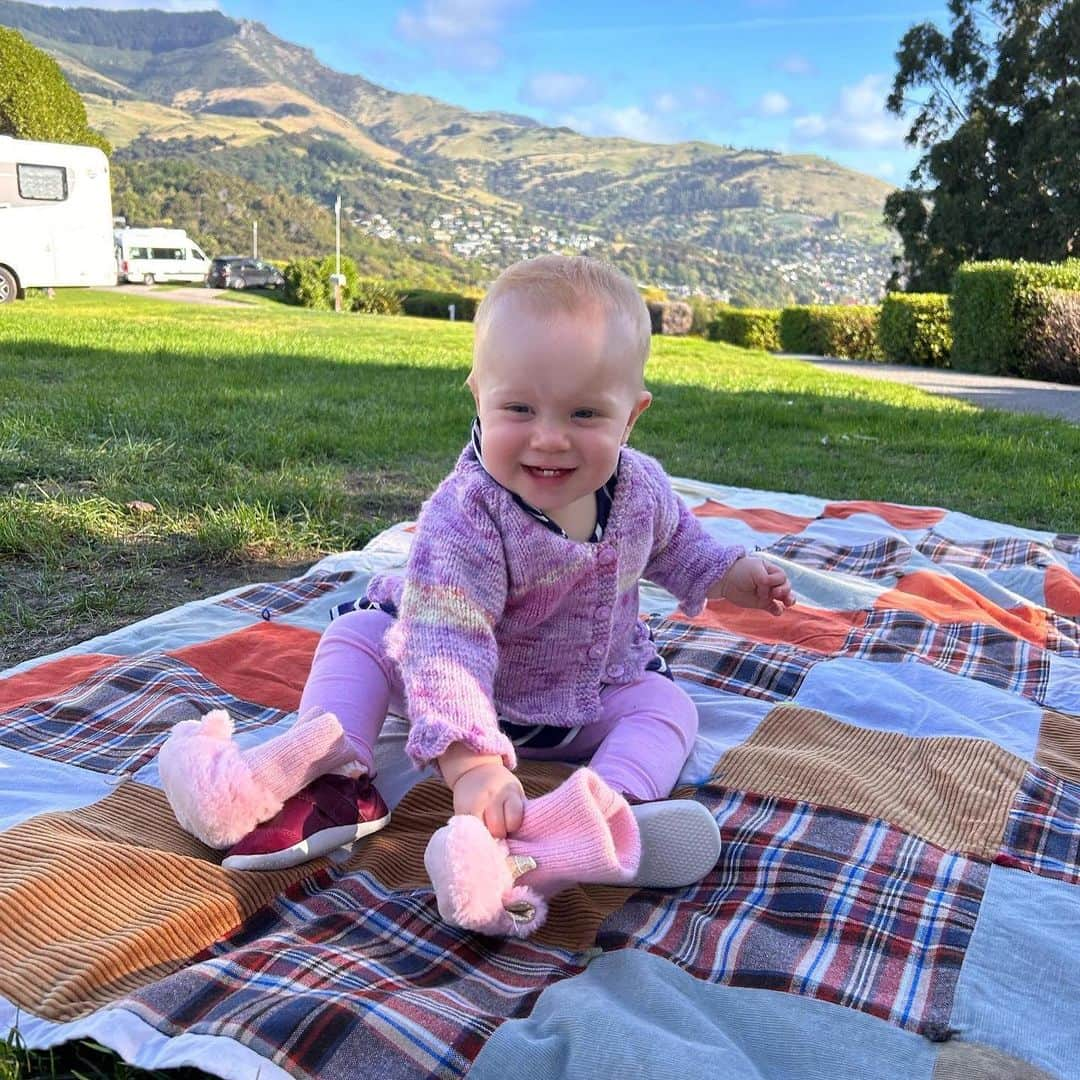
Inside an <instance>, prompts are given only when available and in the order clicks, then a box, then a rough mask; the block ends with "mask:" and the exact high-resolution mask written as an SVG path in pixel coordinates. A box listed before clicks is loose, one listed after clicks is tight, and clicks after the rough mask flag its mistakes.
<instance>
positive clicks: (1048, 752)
mask: <svg viewBox="0 0 1080 1080" xmlns="http://www.w3.org/2000/svg"><path fill="white" fill-rule="evenodd" d="M1035 762H1036V764H1038V765H1042V766H1043V767H1044V768H1046V769H1049V770H1050V771H1051V772H1055V773H1057V774H1058V776H1062V777H1064V778H1065V779H1066V780H1072V781H1073V782H1074V783H1080V716H1070V715H1069V714H1067V713H1060V712H1055V711H1054V710H1053V709H1044V710H1043V714H1042V723H1041V724H1040V725H1039V742H1038V745H1037V746H1036V747H1035Z"/></svg>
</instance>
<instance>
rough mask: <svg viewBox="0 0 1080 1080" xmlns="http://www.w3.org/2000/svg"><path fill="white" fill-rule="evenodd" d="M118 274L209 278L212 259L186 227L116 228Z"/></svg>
mask: <svg viewBox="0 0 1080 1080" xmlns="http://www.w3.org/2000/svg"><path fill="white" fill-rule="evenodd" d="M114 236H115V238H116V277H117V280H119V281H135V282H138V281H141V282H142V283H143V284H144V285H153V284H154V282H155V281H197V282H199V283H200V284H201V283H202V282H203V281H205V280H206V272H207V271H208V270H209V269H210V260H209V259H208V258H207V257H206V253H205V252H204V251H203V250H202V248H200V247H199V245H198V244H196V243H195V241H194V240H192V239H191V238H190V237H189V236H188V234H187V233H186V232H184V230H183V229H136V228H125V229H116V230H115V232H114Z"/></svg>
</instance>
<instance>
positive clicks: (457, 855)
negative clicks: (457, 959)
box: [424, 814, 547, 937]
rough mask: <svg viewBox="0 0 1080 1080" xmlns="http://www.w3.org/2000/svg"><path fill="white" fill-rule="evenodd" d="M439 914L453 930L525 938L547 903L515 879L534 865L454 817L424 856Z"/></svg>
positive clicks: (474, 823) (466, 818)
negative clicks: (455, 927) (453, 927)
mask: <svg viewBox="0 0 1080 1080" xmlns="http://www.w3.org/2000/svg"><path fill="white" fill-rule="evenodd" d="M424 866H425V867H427V872H428V876H429V877H430V878H431V882H432V884H433V885H434V886H435V900H436V903H437V904H438V907H439V914H440V915H441V916H442V917H443V918H444V919H445V920H446V921H447V922H448V923H450V924H452V925H453V926H460V927H462V928H463V929H465V930H475V931H477V932H478V933H481V934H491V935H493V936H498V937H527V936H528V935H529V934H531V933H532V932H533V930H536V929H538V928H539V927H541V926H543V924H544V920H545V919H546V918H547V903H546V902H545V901H544V898H543V897H542V896H541V895H540V894H539V893H538V892H536V891H535V890H534V889H530V888H528V887H527V886H524V885H515V884H514V880H515V878H516V877H517V876H520V874H522V873H524V872H526V871H527V870H531V869H534V868H535V866H536V863H535V862H534V861H533V860H532V859H529V858H527V857H521V856H518V857H514V856H511V855H510V853H509V850H508V849H507V846H506V842H505V841H504V840H496V839H495V837H493V836H492V835H491V833H489V832H488V831H487V828H486V827H485V826H484V823H483V822H482V821H481V820H480V819H479V818H476V817H472V816H470V815H468V814H457V815H455V816H454V817H452V818H451V819H450V821H449V822H448V823H447V824H446V825H444V826H443V827H442V828H441V829H439V830H438V831H436V833H435V834H434V836H432V838H431V840H430V841H429V843H428V846H427V849H426V850H425V852H424Z"/></svg>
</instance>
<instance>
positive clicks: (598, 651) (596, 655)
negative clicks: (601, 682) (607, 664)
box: [589, 645, 607, 660]
mask: <svg viewBox="0 0 1080 1080" xmlns="http://www.w3.org/2000/svg"><path fill="white" fill-rule="evenodd" d="M606 651H607V650H606V649H605V648H604V646H603V645H594V646H593V647H592V648H591V649H590V650H589V655H590V656H591V657H592V658H593V659H594V660H599V659H600V658H601V657H602V656H603V655H604V653H605V652H606Z"/></svg>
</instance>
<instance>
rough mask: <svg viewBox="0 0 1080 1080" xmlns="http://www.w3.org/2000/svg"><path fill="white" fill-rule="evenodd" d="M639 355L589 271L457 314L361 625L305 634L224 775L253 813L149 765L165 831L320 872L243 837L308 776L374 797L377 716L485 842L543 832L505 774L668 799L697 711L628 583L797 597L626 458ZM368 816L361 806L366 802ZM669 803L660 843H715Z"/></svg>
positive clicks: (683, 809)
mask: <svg viewBox="0 0 1080 1080" xmlns="http://www.w3.org/2000/svg"><path fill="white" fill-rule="evenodd" d="M649 347H650V325H649V315H648V312H647V310H646V307H645V305H644V303H643V302H642V300H641V297H640V295H639V293H638V291H637V289H636V288H635V286H634V285H633V283H632V282H631V281H630V280H629V279H628V278H626V277H625V276H624V275H623V274H621V273H620V272H618V271H616V270H614V269H613V268H611V267H609V266H607V265H606V264H604V263H602V262H599V261H597V260H594V259H590V258H586V257H580V256H575V257H563V256H554V255H553V256H543V257H540V258H537V259H533V260H530V261H525V262H520V263H517V264H515V265H514V266H511V267H510V268H509V269H507V270H506V271H504V272H503V273H502V274H501V275H500V276H499V278H498V279H497V280H496V281H495V283H494V284H493V285H492V287H491V289H490V291H489V292H488V294H487V296H486V297H485V298H484V300H483V302H482V303H481V305H480V307H479V309H478V311H477V314H476V322H475V345H474V353H473V366H472V371H471V373H470V374H469V378H468V387H469V389H470V391H471V392H472V395H473V398H474V399H475V402H476V413H477V417H476V420H475V421H474V423H473V430H472V437H471V439H470V440H469V442H468V444H467V445H466V447H465V449H464V451H463V452H462V454H461V456H460V458H459V459H458V461H457V464H456V465H455V466H454V469H453V471H452V472H451V473H450V474H449V476H447V477H446V479H445V480H444V481H443V482H442V484H441V485H440V486H439V488H438V489H437V490H436V491H435V493H434V494H433V495H432V496H431V498H430V499H429V500H428V501H427V502H426V503H425V504H424V507H423V509H422V511H421V514H420V518H419V520H418V522H417V526H416V532H415V537H414V540H413V545H412V549H411V552H410V556H409V560H408V565H407V568H406V570H405V573H404V576H403V577H402V576H396V575H389V574H388V575H378V576H376V577H375V578H373V579H372V580H371V581H370V583H369V585H368V592H367V597H366V598H365V601H364V603H363V604H362V605H360V606H359V609H358V610H353V611H350V612H348V613H346V614H343V615H341V616H339V617H338V618H337V619H335V620H334V621H333V622H332V623H331V625H330V627H329V628H328V630H327V631H326V633H325V634H324V636H323V638H322V639H321V641H320V644H319V647H318V650H317V652H316V654H315V658H314V661H313V665H312V669H311V674H310V677H309V679H308V681H307V684H306V686H305V688H304V691H303V697H302V700H301V703H300V709H299V716H300V717H301V719H300V720H299V721H298V722H297V724H296V725H295V726H294V727H293V729H291V730H290V731H289V732H286V733H285V734H284V735H282V736H279V737H278V738H276V739H274V740H271V741H270V742H268V743H266V744H264V745H263V746H261V747H257V748H255V749H253V750H249V751H246V752H245V753H244V755H242V756H243V760H244V769H245V770H246V772H245V782H244V784H241V785H239V786H240V787H241V788H243V794H244V798H243V799H240V802H243V801H244V799H246V798H247V796H248V795H250V796H251V805H250V807H247V808H246V809H244V810H243V811H242V812H237V813H230V812H229V811H228V808H211V807H210V806H209V805H206V804H204V803H200V801H199V796H198V794H197V793H196V791H195V788H197V786H198V785H192V783H191V776H190V775H188V774H186V773H184V770H183V769H181V770H179V773H178V774H177V771H176V770H174V769H172V767H171V759H175V760H176V762H177V764H179V763H181V762H182V761H184V760H185V755H187V758H186V760H188V761H189V763H190V759H191V751H190V749H188V750H185V749H184V743H183V740H181V739H180V738H179V735H180V733H176V734H174V735H173V736H172V737H171V738H170V741H169V744H167V745H166V747H165V748H164V749H163V751H162V779H163V783H164V786H165V788H166V792H167V794H169V796H170V800H171V801H172V802H173V805H174V808H175V809H177V816H178V817H179V818H180V819H181V823H182V824H185V825H186V827H188V828H189V829H190V830H191V831H192V832H194V833H195V834H196V835H199V836H201V837H202V838H203V839H205V840H207V842H210V843H213V844H215V846H223V847H224V846H229V845H230V844H232V843H234V842H235V841H237V840H239V841H240V843H239V844H237V846H236V847H235V848H234V849H233V851H231V852H230V854H229V856H228V857H227V858H226V860H225V865H226V866H230V865H231V866H235V867H239V868H245V867H248V868H259V867H279V866H283V865H289V864H290V863H291V862H298V861H301V860H302V859H304V858H310V857H313V856H314V855H315V854H322V853H324V852H325V850H327V849H326V846H325V845H326V843H329V842H331V841H332V840H337V836H338V834H333V836H331V837H330V840H327V841H325V842H324V843H322V844H312V843H311V841H310V838H305V837H299V838H297V843H292V844H290V843H287V841H288V839H289V829H288V827H285V828H284V831H283V830H282V828H281V827H280V825H281V823H280V822H277V823H276V824H275V821H270V823H269V825H266V824H260V823H262V822H266V820H267V818H272V817H273V816H274V814H277V815H278V817H280V815H281V814H287V812H288V810H289V803H290V802H291V801H293V799H291V798H290V797H295V796H296V793H297V792H301V795H303V792H302V791H301V789H303V788H305V787H306V786H307V785H308V784H309V783H310V782H311V781H313V780H317V778H318V777H320V776H323V775H324V774H328V773H330V774H333V773H335V772H340V771H341V770H342V768H343V767H344V766H349V765H351V767H352V770H353V772H354V773H355V772H362V773H364V774H366V777H370V775H371V774H372V772H373V769H374V746H375V740H376V738H377V737H378V734H379V730H380V728H381V726H382V723H383V721H384V719H385V717H386V714H387V711H388V710H390V709H393V710H394V711H395V712H399V711H403V712H402V714H403V715H407V716H408V718H409V736H408V741H407V744H406V750H407V753H408V754H409V756H410V757H411V758H412V760H413V761H414V762H415V763H416V764H417V765H421V766H423V765H434V766H435V767H436V768H437V771H438V772H439V773H440V774H441V776H442V778H443V780H444V781H445V782H446V784H447V785H448V786H449V787H450V788H451V789H452V791H453V806H454V813H455V815H468V816H471V817H474V818H476V819H479V821H481V822H482V823H483V825H484V826H485V827H486V830H487V833H489V834H490V836H491V837H492V838H495V839H496V840H499V841H507V842H512V841H513V840H514V839H515V838H516V837H519V836H520V835H521V833H522V829H523V828H525V831H526V832H527V833H529V834H530V835H533V834H538V830H539V831H543V829H544V823H543V821H542V820H541V818H542V817H543V815H541V816H540V817H538V816H537V813H533V814H532V820H531V821H530V820H528V819H529V816H530V812H529V802H528V800H526V798H525V795H524V792H523V789H522V786H521V783H520V782H519V780H518V778H517V776H516V775H515V772H514V770H515V767H516V764H517V760H518V758H519V757H522V758H526V757H528V758H542V759H555V760H562V761H568V762H574V763H588V764H587V769H588V770H589V771H590V781H589V782H590V783H591V784H592V785H593V786H592V787H591V788H590V790H591V791H597V790H603V792H605V795H604V798H605V799H607V798H608V795H607V793H614V796H613V797H616V798H617V799H618V802H619V804H620V805H625V803H624V800H625V801H627V802H629V803H631V804H635V805H634V810H635V811H637V812H638V817H637V819H636V820H637V821H638V822H639V823H640V822H643V821H645V820H646V817H647V815H646V814H645V813H644V810H645V808H644V807H643V806H639V805H636V804H647V803H653V802H655V801H656V800H665V799H666V797H667V796H668V795H669V794H670V792H671V790H672V788H673V787H674V785H675V783H676V780H677V778H678V776H679V773H680V771H681V769H682V767H683V765H684V764H685V762H686V759H687V757H688V755H689V753H690V750H691V747H692V744H693V741H694V737H695V734H696V731H697V713H696V710H695V706H694V704H693V702H692V700H691V699H690V697H689V696H688V695H687V694H686V693H685V691H683V690H682V688H681V687H680V686H679V685H678V684H677V683H676V682H674V681H673V679H672V677H671V674H670V672H669V671H668V670H667V667H666V665H665V663H664V661H663V659H662V658H661V657H660V656H659V655H658V654H657V651H656V648H655V647H654V645H653V642H652V640H651V638H650V635H649V632H648V629H647V627H646V626H645V624H644V623H643V622H642V621H641V620H640V618H639V617H638V581H639V579H640V578H647V579H648V580H650V581H653V582H655V583H657V584H658V585H661V586H663V587H664V588H666V589H668V590H669V591H670V592H672V593H673V594H674V595H675V597H676V598H677V599H678V600H679V602H680V604H681V605H682V609H683V610H684V611H685V612H687V613H688V614H695V613H697V612H698V611H700V610H701V608H702V607H703V605H704V603H705V601H706V599H708V598H715V597H722V598H724V599H725V600H728V601H731V602H732V603H735V604H738V605H740V606H743V607H753V608H761V609H764V610H766V611H769V612H772V613H773V614H775V615H779V614H781V613H782V612H783V611H784V609H785V608H786V607H788V606H790V605H791V604H792V603H794V598H793V596H792V591H791V587H790V585H789V583H788V580H787V577H786V576H785V574H784V572H783V571H782V570H781V569H779V568H778V567H776V566H773V565H771V564H770V563H767V562H766V561H764V560H763V559H760V558H756V557H752V556H749V555H747V553H746V551H745V549H744V548H742V547H740V546H730V547H728V546H723V545H721V544H719V543H717V542H716V541H715V540H714V539H713V538H712V537H710V536H709V535H708V534H707V533H706V532H705V530H704V529H703V528H702V527H701V526H700V524H699V522H698V521H697V519H696V518H695V517H694V516H693V515H692V514H691V513H690V512H689V511H688V510H687V509H686V507H685V506H684V505H683V503H682V502H681V501H680V499H679V498H678V497H677V496H676V494H675V493H674V491H673V490H672V487H671V484H670V481H669V480H668V477H667V476H666V474H665V472H664V470H663V469H662V467H661V466H660V465H659V463H658V462H656V461H655V460H654V459H653V458H651V457H648V456H646V455H644V454H642V453H639V452H637V451H635V450H631V449H629V448H628V446H627V441H628V440H629V438H630V433H631V431H632V430H633V428H634V424H635V423H636V422H637V420H638V418H639V417H640V416H641V414H642V413H643V412H645V410H646V409H647V408H648V407H649V405H650V402H651V400H652V395H651V394H650V393H649V391H648V390H646V389H645V386H644V382H643V373H644V367H645V361H646V358H647V357H648V354H649ZM205 723H206V721H204V724H205ZM186 734H188V735H191V734H192V732H191V731H189V732H187V733H186ZM227 736H228V732H225V733H224V737H227ZM170 744H172V745H170ZM597 778H598V779H597ZM327 779H330V780H333V781H334V783H336V784H337V785H338V787H339V788H341V787H342V786H343V785H344V784H345V783H347V782H348V778H347V777H343V776H336V777H335V776H331V777H328V778H327ZM247 780H250V784H247ZM353 783H359V784H361V785H364V784H367V780H366V778H365V779H362V780H358V781H357V780H354V781H353ZM598 784H599V785H600V786H599V787H597V785H598ZM245 785H246V786H245ZM314 786H315V785H313V787H314ZM238 790H239V788H238ZM262 795H266V796H267V797H266V798H265V799H264V800H263V802H261V803H260V802H259V799H260V797H261V796H262ZM364 797H365V798H367V799H368V800H370V799H372V798H375V799H377V793H374V791H373V789H371V788H370V784H367V789H366V792H365V794H364ZM545 798H548V797H545ZM539 801H540V800H536V802H539ZM609 802H610V800H609ZM282 803H284V804H285V807H284V810H282V809H281V807H282ZM677 804H678V805H677ZM605 805H607V804H605ZM667 805H668V806H670V807H675V808H676V809H675V810H674V811H673V812H674V813H676V815H683V816H681V817H680V816H677V817H676V818H673V819H672V824H673V826H674V827H675V828H677V829H678V830H680V831H685V829H686V828H688V827H689V828H690V830H691V832H692V833H693V832H694V828H693V820H692V817H693V814H694V813H699V814H704V816H705V818H708V819H709V825H710V827H711V828H712V829H714V830H715V825H714V824H713V823H712V821H711V817H710V816H709V815H708V812H707V811H706V810H705V808H704V807H702V806H700V805H699V804H696V803H693V802H689V801H687V800H675V801H674V802H669V803H667ZM384 811H385V807H380V806H378V805H375V806H374V807H372V806H371V805H369V804H364V805H363V806H362V807H361V810H360V811H358V813H357V816H358V817H361V818H364V817H366V818H367V819H369V820H367V821H366V822H364V821H361V823H360V824H361V825H364V824H365V823H366V824H367V825H370V826H372V827H373V828H377V827H380V826H381V824H383V823H385V820H384V819H385V818H386V817H387V815H386V814H385V812H384ZM305 812H306V811H305ZM552 813H553V814H554V817H553V818H552V829H555V830H556V831H557V823H556V819H558V817H559V814H558V808H557V807H556V808H555V809H554V810H552ZM687 813H689V814H690V815H691V819H687V818H686V817H685V815H686V814H687ZM255 826H259V827H257V828H256V827H255ZM367 831H371V829H368V830H367ZM249 832H250V834H251V835H250V836H248V837H246V839H245V838H244V834H245V833H249ZM343 835H345V834H343ZM355 835H357V834H356V832H355V830H347V835H345V840H350V841H351V840H352V839H354V838H355ZM551 835H553V834H552V833H551V832H550V830H549V837H550V836H551ZM658 835H662V834H658ZM695 835H697V836H699V837H703V838H705V839H704V840H703V843H706V845H709V844H712V845H714V847H713V849H712V850H708V851H705V852H704V853H703V854H704V856H705V858H704V861H701V860H700V859H699V860H698V864H697V865H696V866H695V867H694V868H693V869H689V868H688V869H687V872H688V873H697V874H698V876H699V877H700V876H701V874H702V873H704V872H706V871H707V870H708V868H709V867H711V865H712V864H713V863H714V862H715V858H716V855H717V854H718V840H716V839H713V838H712V836H713V834H712V833H710V832H708V831H707V830H705V831H702V830H701V829H698V830H697V832H696V833H695ZM345 840H337V842H338V843H343V842H345ZM642 842H644V839H643V840H642ZM333 846H337V845H336V844H334V845H333ZM286 849H287V850H286ZM643 854H644V855H645V856H647V855H648V852H644V853H643ZM653 873H654V876H655V866H654V870H653ZM665 873H666V871H665V872H664V873H661V877H663V876H665ZM646 876H648V875H646ZM677 876H679V875H678V873H677V874H676V877H677ZM635 880H636V883H638V884H657V883H658V882H655V881H642V880H640V879H635ZM560 883H561V884H564V885H565V883H566V882H565V880H561V881H560Z"/></svg>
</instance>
